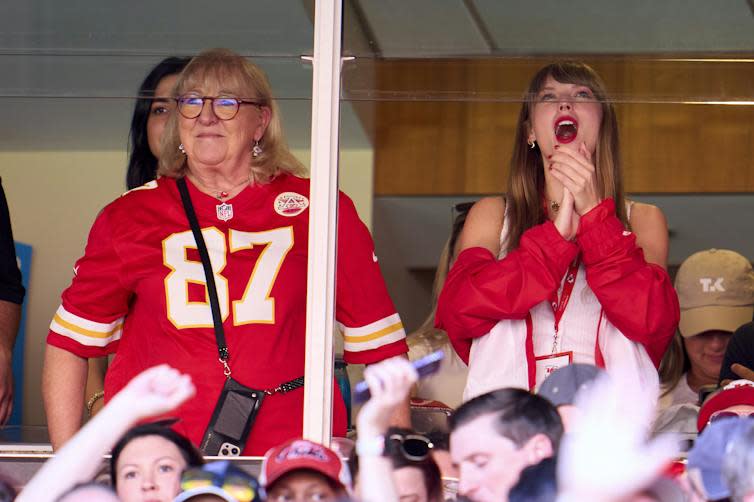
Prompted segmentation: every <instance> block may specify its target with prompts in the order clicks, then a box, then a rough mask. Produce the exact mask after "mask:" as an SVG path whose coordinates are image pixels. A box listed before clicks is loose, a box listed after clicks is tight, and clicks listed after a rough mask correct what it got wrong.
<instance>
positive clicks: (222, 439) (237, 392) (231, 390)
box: [201, 378, 265, 457]
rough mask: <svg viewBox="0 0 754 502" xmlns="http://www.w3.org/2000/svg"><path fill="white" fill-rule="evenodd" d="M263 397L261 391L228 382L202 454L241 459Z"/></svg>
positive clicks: (207, 431) (203, 444)
mask: <svg viewBox="0 0 754 502" xmlns="http://www.w3.org/2000/svg"><path fill="white" fill-rule="evenodd" d="M264 396H265V394H264V391H262V390H256V389H251V388H249V387H246V386H245V385H241V384H240V383H238V382H236V381H235V380H233V379H232V378H229V379H227V380H226V381H225V385H224V386H223V389H222V391H221V392H220V397H219V399H218V400H217V404H216V405H215V409H214V411H213V412H212V418H211V419H210V421H209V425H208V426H207V430H206V431H205V432H204V438H203V439H202V443H201V450H202V452H203V453H204V454H205V455H213V456H221V457H237V456H239V455H240V454H241V452H242V451H243V449H244V447H245V446H246V440H247V439H248V438H249V433H250V432H251V428H252V426H253V425H254V420H255V419H256V417H257V413H259V407H260V406H261V405H262V400H263V399H264Z"/></svg>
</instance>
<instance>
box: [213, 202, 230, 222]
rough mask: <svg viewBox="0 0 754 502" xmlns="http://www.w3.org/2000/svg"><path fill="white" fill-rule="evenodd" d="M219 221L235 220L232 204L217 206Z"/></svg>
mask: <svg viewBox="0 0 754 502" xmlns="http://www.w3.org/2000/svg"><path fill="white" fill-rule="evenodd" d="M216 207H217V219H218V220H222V221H228V220H229V219H231V218H233V206H232V205H231V204H226V203H224V202H223V203H222V204H218V205H217V206H216Z"/></svg>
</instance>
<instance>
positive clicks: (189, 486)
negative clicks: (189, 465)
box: [181, 468, 257, 502]
mask: <svg viewBox="0 0 754 502" xmlns="http://www.w3.org/2000/svg"><path fill="white" fill-rule="evenodd" d="M252 483H254V482H253V481H252V480H251V479H250V478H248V477H245V476H242V475H239V474H226V475H225V477H221V476H219V475H217V474H214V473H212V472H207V471H205V470H202V469H201V468H194V469H188V470H186V471H185V472H184V473H183V475H182V476H181V491H184V492H185V491H188V490H193V489H194V488H202V487H205V486H217V487H219V488H222V489H223V490H224V491H225V493H227V494H228V495H230V496H231V497H233V498H234V499H235V500H238V502H251V501H252V500H255V499H256V498H257V490H256V487H255V486H254V485H253V484H252Z"/></svg>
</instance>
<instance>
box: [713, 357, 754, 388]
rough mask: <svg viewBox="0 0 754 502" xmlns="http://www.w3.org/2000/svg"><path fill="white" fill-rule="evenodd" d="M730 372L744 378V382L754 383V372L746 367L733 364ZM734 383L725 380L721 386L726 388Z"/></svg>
mask: <svg viewBox="0 0 754 502" xmlns="http://www.w3.org/2000/svg"><path fill="white" fill-rule="evenodd" d="M730 370H731V371H732V372H733V373H735V374H736V375H738V376H739V377H740V378H743V379H744V380H751V381H752V382H754V371H753V370H751V369H750V368H748V367H746V366H744V365H743V364H739V363H733V364H731V366H730ZM732 381H733V380H731V379H727V380H723V381H722V382H720V385H722V386H723V387H725V386H726V385H728V384H729V383H731V382H732Z"/></svg>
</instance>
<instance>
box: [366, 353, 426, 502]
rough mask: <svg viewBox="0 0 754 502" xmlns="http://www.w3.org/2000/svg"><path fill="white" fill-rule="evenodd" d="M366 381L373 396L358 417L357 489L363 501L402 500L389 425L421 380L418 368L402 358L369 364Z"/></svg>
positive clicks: (388, 501) (385, 501)
mask: <svg viewBox="0 0 754 502" xmlns="http://www.w3.org/2000/svg"><path fill="white" fill-rule="evenodd" d="M364 380H365V381H366V382H367V385H368V386H369V391H370V394H371V397H370V398H369V400H368V401H367V402H366V403H365V404H364V406H362V407H361V410H360V411H359V415H358V417H357V420H356V430H357V432H358V436H357V439H356V448H355V452H356V455H358V475H357V482H356V491H357V494H356V495H357V496H356V498H357V499H358V500H361V501H362V502H398V501H399V500H401V499H400V498H399V497H400V495H399V494H400V492H399V489H398V487H397V486H396V480H395V477H394V475H393V461H392V460H391V458H390V457H389V456H388V455H386V453H389V452H390V448H391V445H390V443H391V439H390V437H389V436H388V428H389V426H390V424H391V417H392V415H393V414H394V413H395V412H396V410H397V409H399V408H400V406H401V403H402V402H403V401H404V400H405V399H406V397H407V396H408V394H409V392H410V390H411V387H412V386H413V385H414V384H415V383H416V382H417V380H418V374H417V373H416V370H415V369H414V367H413V366H412V365H411V364H410V363H409V362H408V361H407V360H406V359H403V358H400V357H394V358H391V359H388V360H386V361H382V362H381V363H378V364H375V365H372V366H369V367H367V368H366V370H365V371H364Z"/></svg>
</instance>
